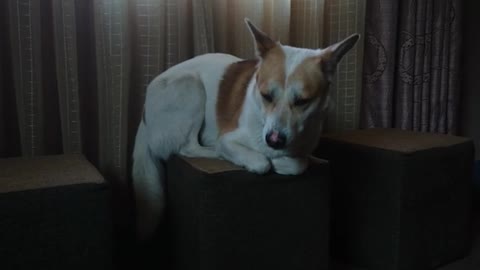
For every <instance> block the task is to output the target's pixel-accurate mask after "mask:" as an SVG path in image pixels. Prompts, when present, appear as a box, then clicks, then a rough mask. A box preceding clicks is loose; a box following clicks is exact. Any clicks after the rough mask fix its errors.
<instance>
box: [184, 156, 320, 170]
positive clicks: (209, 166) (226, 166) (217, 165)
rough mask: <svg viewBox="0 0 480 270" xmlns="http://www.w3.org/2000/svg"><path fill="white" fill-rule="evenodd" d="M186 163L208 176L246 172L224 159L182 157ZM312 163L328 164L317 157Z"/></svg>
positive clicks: (312, 158) (311, 158)
mask: <svg viewBox="0 0 480 270" xmlns="http://www.w3.org/2000/svg"><path fill="white" fill-rule="evenodd" d="M181 158H182V159H183V160H185V162H187V163H189V164H190V165H191V166H192V167H194V168H195V169H197V170H199V171H202V172H204V173H208V174H217V173H224V172H230V171H245V169H244V168H242V167H240V166H237V165H235V164H233V163H231V162H229V161H226V160H222V159H211V158H187V157H181ZM310 161H311V163H317V164H322V163H327V161H325V160H321V159H319V158H316V157H310Z"/></svg>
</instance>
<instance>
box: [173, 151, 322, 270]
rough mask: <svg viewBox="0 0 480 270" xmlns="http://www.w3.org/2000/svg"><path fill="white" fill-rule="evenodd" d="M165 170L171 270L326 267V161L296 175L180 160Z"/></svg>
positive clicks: (205, 160) (213, 162) (225, 164)
mask: <svg viewBox="0 0 480 270" xmlns="http://www.w3.org/2000/svg"><path fill="white" fill-rule="evenodd" d="M166 168H167V175H168V177H167V190H168V192H167V212H168V214H167V215H168V218H167V220H168V223H169V225H168V227H169V236H170V241H169V243H170V244H171V247H170V248H169V250H170V251H171V254H170V255H171V264H172V268H171V269H182V270H184V269H196V270H202V269H205V270H207V269H208V270H215V269H218V270H224V269H229V270H236V269H239V270H240V269H242V270H244V269H249V270H256V269H258V270H260V269H262V270H264V269H276V270H282V269H289V270H290V269H296V270H304V269H305V270H307V269H309V270H310V269H311V270H314V269H315V270H322V269H325V270H327V269H329V268H328V267H329V257H328V255H329V254H328V253H329V252H328V249H329V247H328V242H329V241H328V239H329V213H330V203H329V202H330V193H329V192H330V189H329V185H330V172H329V166H328V164H327V163H325V162H320V161H318V160H314V162H313V164H312V165H311V166H310V168H309V169H308V170H307V171H306V172H305V173H304V174H302V175H299V176H283V175H278V174H275V173H270V174H267V175H256V174H252V173H249V172H247V171H245V170H243V169H241V168H239V167H237V166H234V165H232V164H231V163H229V162H227V161H223V160H216V159H202V158H185V157H181V156H174V157H172V158H171V159H170V160H169V161H168V162H167V166H166Z"/></svg>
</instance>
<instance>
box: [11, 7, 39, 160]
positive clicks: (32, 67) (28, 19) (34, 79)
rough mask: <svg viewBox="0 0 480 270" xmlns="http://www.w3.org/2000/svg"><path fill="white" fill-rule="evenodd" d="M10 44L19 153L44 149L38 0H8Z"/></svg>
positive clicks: (37, 152) (25, 154)
mask: <svg viewBox="0 0 480 270" xmlns="http://www.w3.org/2000/svg"><path fill="white" fill-rule="evenodd" d="M9 14H10V22H9V23H10V48H11V53H12V54H11V57H12V67H13V77H14V84H15V89H16V99H15V102H16V104H17V114H18V122H19V127H20V140H21V148H22V155H24V156H36V155H42V154H44V153H45V145H44V136H43V135H44V125H43V123H44V115H43V114H42V107H43V93H42V81H41V79H42V78H41V74H42V71H41V57H42V46H41V34H42V33H41V28H40V26H41V21H40V2H39V1H32V0H10V1H9Z"/></svg>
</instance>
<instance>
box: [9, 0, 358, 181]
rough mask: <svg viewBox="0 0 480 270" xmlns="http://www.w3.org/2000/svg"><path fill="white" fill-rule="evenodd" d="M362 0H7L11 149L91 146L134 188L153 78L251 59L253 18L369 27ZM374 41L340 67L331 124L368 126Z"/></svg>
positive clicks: (303, 25) (325, 28)
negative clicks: (213, 62)
mask: <svg viewBox="0 0 480 270" xmlns="http://www.w3.org/2000/svg"><path fill="white" fill-rule="evenodd" d="M364 6H365V1H364V0H363V1H361V0H130V1H128V0H95V1H87V0H82V1H80V0H77V1H74V0H49V1H47V0H42V1H40V0H5V1H1V3H0V13H1V14H0V15H1V18H0V30H1V31H0V32H1V33H0V46H1V47H0V68H1V70H0V71H1V72H0V87H1V88H0V156H3V157H8V156H38V155H47V154H60V153H83V154H85V155H86V156H87V157H88V159H89V160H91V161H92V162H93V163H94V164H95V165H96V166H97V167H98V168H99V170H100V171H101V172H102V173H103V174H104V175H105V176H106V177H107V179H110V180H113V181H114V182H115V183H116V184H118V185H120V186H121V187H124V188H127V187H128V179H129V172H130V170H129V166H130V164H131V151H132V147H133V139H134V136H135V132H136V128H137V125H138V122H139V120H140V115H141V111H142V106H143V102H144V97H145V96H144V93H145V88H146V86H147V84H148V83H149V82H150V81H151V80H152V79H153V78H154V77H155V76H156V75H158V74H159V73H160V72H162V71H163V70H165V69H167V68H168V67H170V66H172V65H175V64H176V63H179V62H181V61H184V60H186V59H189V58H191V57H193V56H194V55H199V54H203V53H208V52H225V53H232V54H235V55H237V56H239V57H243V58H251V57H253V56H254V53H253V46H252V45H253V42H252V40H251V38H250V35H249V33H248V31H247V29H246V27H245V24H244V21H243V19H244V17H248V18H250V19H251V20H252V21H253V22H254V23H255V24H257V25H258V26H259V27H261V28H262V29H263V30H264V31H265V32H267V33H269V34H270V35H271V36H272V37H274V38H275V39H277V40H280V42H282V43H283V44H290V45H294V46H303V47H309V48H318V47H324V46H325V45H327V44H330V43H332V42H336V41H339V40H341V39H343V38H345V37H346V36H348V35H350V34H352V33H354V32H359V33H362V32H363V25H364V16H363V14H364ZM362 52H363V39H362V40H361V42H359V45H358V46H357V47H355V49H354V50H353V51H352V52H351V53H349V54H348V56H347V57H346V58H345V59H344V61H342V63H341V65H340V67H339V73H338V76H337V78H336V80H335V82H334V84H333V88H334V89H332V90H333V92H334V100H335V107H334V108H333V110H332V113H331V115H330V116H329V120H328V128H329V129H330V130H339V129H351V128H356V127H357V126H358V111H359V97H360V78H361V77H360V76H361V67H362V64H361V63H362V57H363V56H362V55H363V54H362Z"/></svg>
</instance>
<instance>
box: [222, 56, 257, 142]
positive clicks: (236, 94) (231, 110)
mask: <svg viewBox="0 0 480 270" xmlns="http://www.w3.org/2000/svg"><path fill="white" fill-rule="evenodd" d="M257 64H258V60H245V61H240V62H236V63H233V64H231V65H230V66H229V67H228V68H227V70H226V72H225V74H224V75H223V79H222V81H221V82H220V88H219V89H218V97H217V104H216V113H217V125H218V129H219V132H220V134H225V133H227V132H229V131H232V130H234V129H236V128H237V127H238V118H239V117H240V114H241V112H242V106H243V103H244V100H245V96H246V93H247V87H248V83H249V82H250V79H251V78H252V76H253V74H254V73H255V70H256V66H257Z"/></svg>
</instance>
